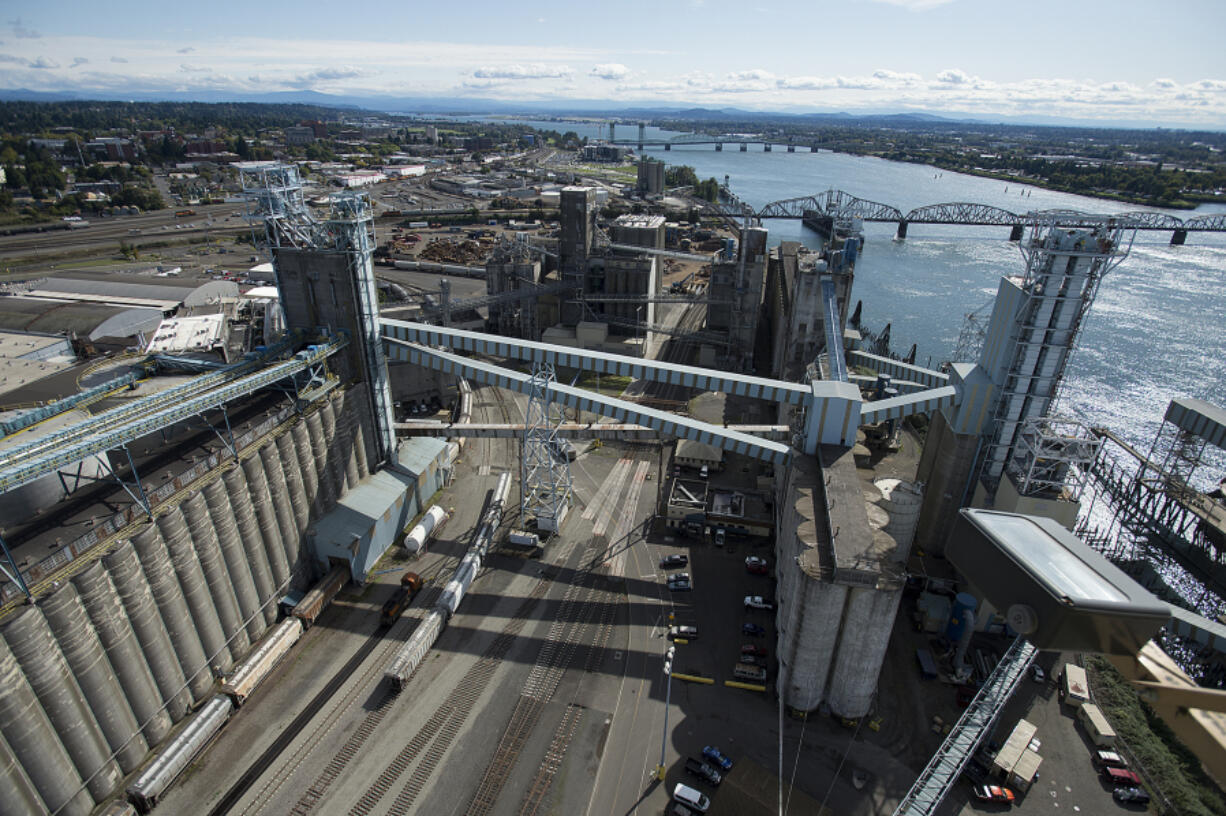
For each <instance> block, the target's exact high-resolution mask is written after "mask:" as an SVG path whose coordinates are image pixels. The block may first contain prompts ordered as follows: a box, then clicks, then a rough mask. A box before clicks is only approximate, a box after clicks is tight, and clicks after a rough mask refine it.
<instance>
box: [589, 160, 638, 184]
mask: <svg viewBox="0 0 1226 816" xmlns="http://www.w3.org/2000/svg"><path fill="white" fill-rule="evenodd" d="M574 169H575V171H576V172H579V173H583V174H584V175H588V176H600V177H602V178H608V177H611V178H613V179H614V180H616V181H635V180H637V179H638V168H636V167H635V166H634V165H633V164H625V165H616V164H576V165H575V166H574Z"/></svg>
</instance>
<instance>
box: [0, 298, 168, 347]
mask: <svg viewBox="0 0 1226 816" xmlns="http://www.w3.org/2000/svg"><path fill="white" fill-rule="evenodd" d="M161 320H162V313H161V312H160V311H158V310H156V309H128V308H122V307H118V306H103V305H101V304H98V303H75V302H64V301H54V300H42V299H40V298H27V297H0V330H4V329H7V330H10V331H34V332H43V333H46V334H61V333H69V332H71V333H74V334H76V335H78V336H80V337H88V338H89V339H91V340H97V339H98V338H100V337H132V336H134V335H135V334H136V333H137V332H140V331H152V330H153V329H155V328H157V325H158V323H159V322H161Z"/></svg>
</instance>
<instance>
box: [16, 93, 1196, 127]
mask: <svg viewBox="0 0 1226 816" xmlns="http://www.w3.org/2000/svg"><path fill="white" fill-rule="evenodd" d="M72 100H107V101H123V102H251V103H265V104H303V105H318V106H321V107H329V108H338V109H345V110H368V111H376V112H381V113H399V114H434V115H440V116H441V115H461V114H466V115H481V114H486V115H494V116H539V117H567V116H582V117H596V116H599V117H612V118H619V119H631V120H633V119H657V118H670V119H684V120H688V121H694V122H702V121H728V120H735V121H741V122H755V121H758V122H763V123H765V122H786V121H801V122H814V123H823V124H837V123H839V122H846V123H848V124H851V123H855V122H858V123H865V124H882V125H889V124H895V125H900V126H902V125H922V124H929V125H932V124H942V123H943V124H951V125H952V124H984V125H986V124H1004V125H1034V126H1046V127H1083V128H1085V127H1088V128H1096V127H1101V128H1130V129H1143V130H1149V129H1154V128H1157V127H1161V126H1160V125H1156V124H1155V123H1153V122H1143V121H1114V120H1113V121H1100V120H1084V119H1080V120H1079V119H1065V118H1061V117H1057V116H1041V115H1031V116H999V115H991V114H973V113H964V112H952V111H951V112H947V113H942V114H934V113H927V112H921V111H914V112H906V113H899V112H898V111H896V110H893V111H892V110H871V109H866V110H860V111H854V112H848V111H838V112H816V111H801V110H796V109H793V110H784V111H754V110H743V109H740V108H715V109H712V108H694V107H685V106H681V105H676V104H672V105H668V104H658V103H652V102H649V101H642V102H634V103H622V104H616V103H612V102H609V101H608V100H600V99H568V100H551V101H520V102H507V101H505V100H500V99H479V98H475V97H457V98H448V97H395V96H356V95H344V96H342V95H337V94H325V93H320V92H319V91H310V90H302V91H274V92H269V93H254V94H253V93H235V92H232V91H224V90H218V91H190V92H187V91H158V90H147V91H132V92H130V93H129V94H127V95H126V96H125V97H123V98H122V99H119V98H117V97H116V95H115V94H113V93H106V92H98V91H31V90H28V89H25V88H14V89H5V88H0V102H67V101H72ZM1188 129H1202V128H1188Z"/></svg>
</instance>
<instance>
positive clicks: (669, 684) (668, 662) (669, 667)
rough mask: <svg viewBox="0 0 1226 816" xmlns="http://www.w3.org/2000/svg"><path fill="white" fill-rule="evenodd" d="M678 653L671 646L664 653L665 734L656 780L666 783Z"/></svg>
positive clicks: (661, 745) (661, 741)
mask: <svg viewBox="0 0 1226 816" xmlns="http://www.w3.org/2000/svg"><path fill="white" fill-rule="evenodd" d="M676 653H677V647H676V646H669V647H668V651H667V652H665V653H664V676H665V677H666V678H668V679H667V680H665V681H664V733H663V734H662V735H661V736H660V764H659V765H657V766H656V779H659V780H660V781H661V782H663V781H664V767H665V766H664V749H665V748H666V747H667V746H668V707H669V705H670V703H671V702H672V698H673V655H675V654H676Z"/></svg>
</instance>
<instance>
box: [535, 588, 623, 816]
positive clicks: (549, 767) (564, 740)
mask: <svg viewBox="0 0 1226 816" xmlns="http://www.w3.org/2000/svg"><path fill="white" fill-rule="evenodd" d="M601 594H602V595H603V596H604V599H603V601H602V603H601V615H600V623H599V625H598V628H597V630H596V632H595V634H594V636H593V638H592V644H591V647H590V648H589V649H588V653H587V659H586V660H584V662H583V672H584V674H587V673H588V672H590V671H592V670H593V669H594V668H595V667H596V666H597V665H598V664H599V662H600V660H601V659H602V658H603V657H604V651H605V646H606V645H607V643H608V641H609V635H610V634H612V632H613V620H614V618H615V617H616V614H617V603H616V599H615V597H614V593H612V592H610V591H609V590H608V589H604V590H602V591H601ZM580 685H582V683H580ZM577 697H578V689H576V692H575V695H574V697H572V699H571V702H570V703H569V704H568V705H567V706H566V711H565V713H564V714H563V715H562V720H561V722H559V723H558V727H557V728H556V729H555V730H554V734H553V740H552V741H551V742H550V744H549V748H548V749H546V751H545V758H544V760H543V761H542V762H541V766H540V768H538V769H537V772H536V775H535V776H534V777H533V778H532V782H531V783H530V784H529V785H528V792H527V793H525V794H524V798H523V801H522V802H520V805H519V813H520V816H535V814H536V812H537V811H538V810H539V809H540V807H541V805H542V803H543V802H544V800H545V795H546V794H548V793H549V788H550V786H551V785H552V784H553V778H554V776H556V775H557V772H558V769H559V768H560V767H561V766H562V760H564V759H565V758H566V751H567V749H568V748H569V747H570V743H571V740H572V739H573V738H574V736H575V730H576V729H577V728H578V727H579V722H580V720H581V719H582V718H583V712H584V711H585V710H586V709H585V707H584V706H582V705H580V704H579V703H578V702H576V701H575V700H576V699H577Z"/></svg>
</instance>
